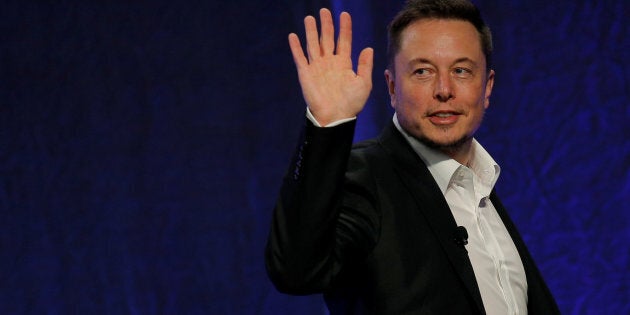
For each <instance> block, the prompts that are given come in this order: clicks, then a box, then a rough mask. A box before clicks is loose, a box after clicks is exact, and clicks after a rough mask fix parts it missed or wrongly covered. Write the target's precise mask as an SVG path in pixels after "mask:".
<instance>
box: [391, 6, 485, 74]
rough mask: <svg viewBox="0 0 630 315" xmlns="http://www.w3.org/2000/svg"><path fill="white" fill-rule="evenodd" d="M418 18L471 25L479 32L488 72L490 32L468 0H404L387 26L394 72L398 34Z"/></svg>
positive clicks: (477, 10)
mask: <svg viewBox="0 0 630 315" xmlns="http://www.w3.org/2000/svg"><path fill="white" fill-rule="evenodd" d="M421 19H452V20H462V21H466V22H470V23H471V24H472V25H473V26H474V27H475V29H477V32H478V33H479V40H480V42H481V49H482V50H483V54H484V56H485V57H486V69H491V60H492V33H491V32H490V28H489V27H488V26H487V25H486V23H485V22H484V21H483V18H482V17H481V13H480V12H479V9H477V7H476V6H475V5H474V4H473V3H471V2H470V1H468V0H407V2H406V3H405V6H404V7H403V8H402V10H400V12H398V14H397V15H396V17H394V19H393V20H392V22H391V23H390V24H389V27H388V32H389V34H388V35H389V43H388V46H387V60H388V68H389V69H390V70H391V71H394V70H395V69H394V58H395V57H396V55H397V54H398V51H399V50H400V35H401V33H402V32H403V30H405V28H407V26H409V25H410V24H411V23H413V22H415V21H418V20H421Z"/></svg>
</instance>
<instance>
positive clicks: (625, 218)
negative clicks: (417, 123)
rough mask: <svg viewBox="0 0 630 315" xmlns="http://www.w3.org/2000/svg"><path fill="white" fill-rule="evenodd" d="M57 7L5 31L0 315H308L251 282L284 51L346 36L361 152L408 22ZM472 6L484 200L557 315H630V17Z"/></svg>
mask: <svg viewBox="0 0 630 315" xmlns="http://www.w3.org/2000/svg"><path fill="white" fill-rule="evenodd" d="M55 2H56V3H55V4H51V3H47V2H46V1H5V2H4V3H3V5H2V9H1V10H0V313H2V314H323V313H324V312H325V307H324V306H323V304H322V302H321V297H319V296H307V297H292V296H287V295H282V294H279V293H277V292H276V291H275V290H274V288H273V286H272V285H271V283H270V282H269V281H268V279H267V277H266V274H265V270H264V263H263V248H264V244H265V239H266V235H267V232H268V228H269V221H270V217H271V211H272V208H273V205H274V200H275V198H276V196H277V193H278V190H279V185H280V182H281V178H282V176H283V174H284V172H285V169H286V167H287V164H288V162H289V158H290V155H291V153H292V151H293V148H294V146H295V143H296V140H297V137H298V133H299V129H300V126H301V125H302V124H303V119H304V118H303V115H304V103H303V100H302V98H301V94H300V89H299V86H298V83H297V76H296V74H295V69H294V67H293V63H292V59H291V56H290V52H289V49H288V45H287V40H286V36H287V34H288V33H289V32H293V31H295V32H298V34H300V35H302V34H303V26H302V19H303V17H304V16H305V15H307V14H314V13H316V12H317V10H318V9H319V8H320V7H330V8H332V9H333V11H334V14H335V15H338V14H339V13H340V12H341V10H348V11H349V12H350V13H351V14H352V15H353V18H354V26H355V30H354V34H355V41H354V43H355V53H356V52H358V51H359V50H360V48H362V47H364V46H367V45H369V46H371V47H374V49H375V52H376V55H375V58H376V64H375V71H374V90H373V93H372V96H371V98H370V100H369V103H368V104H367V106H366V109H365V111H364V112H363V113H362V114H361V115H360V117H359V125H358V129H357V136H356V138H357V140H360V139H366V138H369V137H372V136H375V135H376V134H377V133H378V132H379V130H380V129H381V128H382V127H383V126H384V124H385V123H387V122H388V121H389V120H390V119H391V114H392V112H391V109H390V107H389V101H388V97H387V91H386V87H385V84H384V77H383V75H382V72H383V70H384V68H385V62H384V61H385V56H384V55H385V45H386V38H385V36H386V30H385V26H386V24H387V23H388V21H389V20H390V19H391V18H392V17H393V15H394V14H395V12H396V11H397V10H398V9H399V8H400V6H401V3H402V1H380V0H379V1H376V0H375V1H369V2H368V1H359V0H347V1H345V0H337V1H332V2H330V1H324V0H320V1H315V0H311V1H283V0H267V1H245V0H234V1H180V2H176V1H166V0H156V1H150V2H149V1H133V2H131V1H130V2H123V1H68V0H66V1H55ZM476 3H477V4H478V5H479V6H480V8H481V10H482V12H483V14H484V16H485V18H486V20H487V22H488V23H489V24H490V26H491V28H492V29H493V31H494V37H495V48H496V49H495V51H496V54H495V69H496V72H497V76H496V84H495V88H494V94H493V96H492V98H491V107H490V109H489V111H488V113H487V115H486V119H485V122H484V126H483V127H482V129H481V130H480V131H479V133H478V139H479V141H480V142H481V143H482V144H483V145H484V146H486V148H487V149H488V151H489V152H490V153H491V154H492V155H493V156H494V158H495V159H496V160H497V161H498V162H499V163H500V164H501V166H502V175H501V178H500V180H499V183H498V191H499V194H500V195H501V196H502V199H503V201H504V203H505V204H506V206H507V207H508V209H509V211H510V213H511V215H512V218H513V219H514V221H515V222H516V224H517V226H518V227H519V229H520V231H521V233H522V234H523V236H524V238H525V240H526V242H527V244H528V245H529V248H530V250H531V252H532V254H533V256H534V258H535V259H536V261H537V262H538V265H539V267H540V269H541V271H542V273H543V274H544V276H545V277H546V279H547V282H548V284H549V286H550V288H551V290H552V291H553V293H554V295H555V297H556V298H557V300H558V303H559V305H560V308H561V310H562V311H563V313H564V314H630V246H629V245H628V243H629V239H630V143H629V138H630V123H629V120H630V79H629V73H630V62H629V60H630V53H629V50H630V23H628V22H627V18H628V16H630V3H629V2H628V1H573V0H561V1H539V0H536V1H532V0H522V1H490V0H485V1H481V0H479V1H476Z"/></svg>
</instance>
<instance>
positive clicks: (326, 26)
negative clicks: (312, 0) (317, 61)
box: [319, 9, 335, 54]
mask: <svg viewBox="0 0 630 315" xmlns="http://www.w3.org/2000/svg"><path fill="white" fill-rule="evenodd" d="M319 20H320V23H321V33H322V34H321V38H320V47H321V53H322V54H333V53H334V51H335V26H334V25H333V19H332V14H331V13H330V11H329V10H328V9H321V10H319Z"/></svg>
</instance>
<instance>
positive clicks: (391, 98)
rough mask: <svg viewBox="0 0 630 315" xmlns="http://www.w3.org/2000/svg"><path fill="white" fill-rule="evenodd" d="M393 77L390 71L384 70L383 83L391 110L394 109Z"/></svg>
mask: <svg viewBox="0 0 630 315" xmlns="http://www.w3.org/2000/svg"><path fill="white" fill-rule="evenodd" d="M394 77H395V76H394V73H392V71H389V69H385V83H386V84H387V91H388V92H389V103H390V105H391V106H392V107H393V108H396V81H394Z"/></svg>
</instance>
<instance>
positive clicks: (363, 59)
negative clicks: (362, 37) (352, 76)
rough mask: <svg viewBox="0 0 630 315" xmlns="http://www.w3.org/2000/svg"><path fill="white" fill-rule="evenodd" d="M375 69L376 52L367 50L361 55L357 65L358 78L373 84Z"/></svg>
mask: <svg viewBox="0 0 630 315" xmlns="http://www.w3.org/2000/svg"><path fill="white" fill-rule="evenodd" d="M373 68H374V50H373V49H372V48H365V49H363V50H362V51H361V53H360V54H359V61H358V65H357V76H359V77H361V78H363V79H364V80H367V81H369V82H370V85H371V84H372V69H373Z"/></svg>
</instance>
